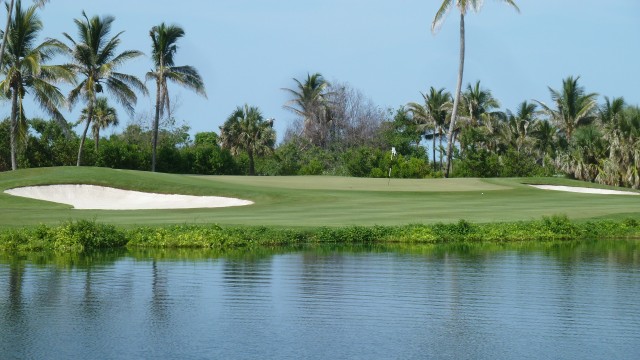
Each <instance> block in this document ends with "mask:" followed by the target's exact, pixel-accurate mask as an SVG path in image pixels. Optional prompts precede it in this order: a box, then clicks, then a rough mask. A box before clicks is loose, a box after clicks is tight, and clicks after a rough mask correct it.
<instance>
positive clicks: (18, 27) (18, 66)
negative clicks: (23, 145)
mask: <svg viewBox="0 0 640 360" xmlns="http://www.w3.org/2000/svg"><path fill="white" fill-rule="evenodd" d="M36 9H37V7H36V6H31V7H29V8H28V9H26V10H23V9H22V3H21V1H20V0H18V1H17V2H16V6H15V13H14V16H13V17H12V19H11V21H10V24H9V29H8V32H7V40H6V45H7V47H6V51H7V54H6V56H5V58H4V64H2V70H3V72H4V73H5V74H6V77H5V78H4V79H3V80H2V81H1V82H0V88H1V89H2V90H3V92H4V93H5V94H9V95H10V96H11V131H10V134H11V135H10V143H11V145H10V146H11V168H12V169H13V170H16V169H17V156H16V154H17V139H18V137H20V134H23V137H24V136H26V118H25V115H24V109H23V104H22V99H23V98H24V96H25V94H26V93H30V94H31V95H32V96H33V97H34V99H35V101H36V102H37V103H38V104H39V105H40V107H42V108H43V109H44V110H45V111H46V112H47V113H49V114H50V115H51V116H53V118H54V119H55V120H56V121H58V122H60V123H61V124H65V125H66V120H65V119H64V117H63V116H62V114H61V113H60V111H59V110H58V108H59V107H61V106H63V105H64V104H65V98H64V95H63V94H62V93H61V92H60V89H58V88H57V87H56V86H55V85H54V83H55V82H57V81H61V80H62V81H68V82H73V80H74V77H73V73H72V72H71V71H70V69H69V68H68V67H65V66H60V65H45V64H44V63H45V62H46V61H47V60H49V59H50V58H51V57H52V56H54V55H55V54H56V53H57V52H59V51H61V50H62V49H61V48H60V46H58V42H57V41H55V40H47V41H44V42H43V43H41V44H38V45H36V44H35V41H36V38H37V37H38V34H39V33H40V31H41V30H42V21H40V18H39V17H38V16H37V14H36ZM63 128H66V127H65V126H63Z"/></svg>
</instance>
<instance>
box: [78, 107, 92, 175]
mask: <svg viewBox="0 0 640 360" xmlns="http://www.w3.org/2000/svg"><path fill="white" fill-rule="evenodd" d="M88 110H89V111H88V112H87V125H85V127H84V131H83V132H82V137H81V138H80V148H78V162H77V163H76V166H80V165H81V164H82V150H83V149H84V141H85V139H86V138H87V131H88V130H89V125H91V120H92V118H93V102H90V103H89V109H88Z"/></svg>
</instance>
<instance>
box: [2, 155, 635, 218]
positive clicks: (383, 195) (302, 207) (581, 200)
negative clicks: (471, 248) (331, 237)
mask: <svg viewBox="0 0 640 360" xmlns="http://www.w3.org/2000/svg"><path fill="white" fill-rule="evenodd" d="M69 183H73V184H93V185H103V186H112V187H117V188H122V189H128V190H138V191H150V192H157V193H169V194H171V193H179V194H189V195H218V196H229V197H238V198H242V199H248V200H252V201H254V202H255V204H254V205H251V206H243V207H233V208H219V209H188V210H140V211H138V210H135V211H131V210H128V211H104V210H74V209H72V208H71V207H70V206H67V205H61V204H54V203H50V202H44V201H38V200H30V199H24V198H19V197H14V196H10V195H7V194H4V193H2V191H4V190H6V189H9V188H13V187H20V186H28V185H44V184H69ZM527 183H536V184H555V185H568V186H590V187H602V186H598V185H596V184H585V183H583V182H578V181H571V180H566V179H560V178H527V179H487V180H484V179H427V180H405V179H391V181H390V182H389V181H388V180H387V179H361V178H342V177H324V176H300V177H237V176H230V177H226V176H187V175H169V174H157V173H148V172H138V171H125V170H112V169H104V168H76V167H61V168H44V169H25V170H19V171H15V172H5V173H0V228H8V227H24V226H30V225H37V224H41V223H42V224H50V225H55V224H60V223H61V222H63V221H67V220H71V219H73V220H78V219H89V220H96V221H98V222H100V223H108V224H114V225H122V226H125V227H126V226H135V225H138V226H140V225H141V226H164V225H172V224H222V225H254V226H286V227H309V228H312V227H321V226H329V227H333V226H352V225H359V226H373V225H403V224H415V223H428V224H433V223H438V222H444V223H453V222H457V221H458V220H459V219H465V220H467V221H469V222H472V223H487V222H513V221H528V220H539V219H540V218H541V217H542V216H550V215H554V214H563V215H566V216H567V217H568V218H569V219H574V220H589V219H597V218H609V219H618V220H619V219H625V218H629V217H633V218H639V217H640V196H618V195H593V194H577V193H563V192H557V191H548V190H538V189H534V188H532V187H529V186H527V185H526V184H527ZM603 188H610V187H603Z"/></svg>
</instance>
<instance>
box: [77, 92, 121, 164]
mask: <svg viewBox="0 0 640 360" xmlns="http://www.w3.org/2000/svg"><path fill="white" fill-rule="evenodd" d="M88 116H89V109H88V108H84V109H82V113H81V114H80V121H79V122H85V121H87V117H88ZM92 122H93V125H92V126H91V134H92V135H93V141H94V144H95V149H96V152H98V150H99V147H100V146H99V145H100V130H102V129H106V128H108V127H109V126H117V125H118V123H119V120H118V114H117V112H116V109H115V108H113V107H111V106H109V102H108V100H107V98H106V97H104V96H99V97H98V98H96V103H95V106H94V108H93V121H92Z"/></svg>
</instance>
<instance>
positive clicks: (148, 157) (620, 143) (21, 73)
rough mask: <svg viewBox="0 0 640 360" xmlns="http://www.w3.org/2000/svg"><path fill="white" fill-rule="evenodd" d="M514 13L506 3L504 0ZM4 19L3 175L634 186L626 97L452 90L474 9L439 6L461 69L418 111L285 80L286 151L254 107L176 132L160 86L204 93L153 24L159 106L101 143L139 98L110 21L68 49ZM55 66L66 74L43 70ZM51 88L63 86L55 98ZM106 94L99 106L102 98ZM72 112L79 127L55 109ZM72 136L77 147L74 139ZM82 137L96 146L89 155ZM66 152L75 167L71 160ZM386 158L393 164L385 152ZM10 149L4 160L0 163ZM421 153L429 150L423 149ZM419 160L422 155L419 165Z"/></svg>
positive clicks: (173, 33) (637, 146)
mask: <svg viewBox="0 0 640 360" xmlns="http://www.w3.org/2000/svg"><path fill="white" fill-rule="evenodd" d="M505 2H506V3H507V4H508V5H511V6H513V7H514V8H515V9H517V6H516V5H515V3H514V2H513V1H505ZM39 3H40V4H36V5H34V6H32V7H29V8H28V9H23V7H22V4H21V1H19V0H18V1H16V4H15V9H14V11H13V12H11V11H9V15H10V16H9V20H10V21H9V22H8V24H7V25H8V26H7V29H8V30H7V32H5V33H4V34H3V36H4V38H5V39H6V40H5V41H4V42H3V46H4V45H5V44H6V54H5V60H3V62H2V65H3V66H2V75H3V79H2V81H1V82H0V86H2V89H3V90H4V91H3V94H4V95H5V96H6V97H7V98H8V99H10V100H11V116H10V118H9V119H7V120H5V121H4V122H3V123H2V124H1V125H0V141H2V147H0V149H2V152H0V170H7V169H9V166H10V168H11V169H15V168H17V167H18V166H28V167H37V166H54V165H71V164H72V159H74V160H75V164H76V165H81V164H85V165H96V166H107V167H114V168H126V169H137V170H148V169H151V170H153V171H155V170H158V171H164V172H178V173H180V172H184V173H196V174H247V175H311V174H332V175H345V176H368V177H387V176H389V177H415V178H424V177H441V176H445V177H447V176H474V177H496V176H534V175H540V176H541V175H556V174H565V175H569V176H570V177H573V178H576V179H581V180H586V181H597V182H601V183H604V184H610V185H620V186H629V187H635V188H638V187H639V186H640V174H639V170H638V169H639V168H640V141H639V138H640V137H639V136H638V135H639V134H638V132H639V131H640V115H639V114H640V111H639V110H638V107H637V106H631V105H629V104H627V103H626V102H625V101H624V99H623V98H611V99H610V98H608V97H605V98H604V102H603V103H601V104H598V102H597V99H598V95H597V94H596V93H590V92H587V91H586V90H585V89H584V87H582V86H581V85H580V84H579V79H580V78H579V77H573V76H569V77H567V78H565V79H563V80H562V84H561V87H560V88H557V89H556V88H552V87H549V94H550V98H551V101H550V102H545V101H543V100H534V101H531V102H530V101H523V102H522V103H521V104H519V105H518V106H517V108H516V109H514V110H513V111H512V110H505V111H502V110H500V102H499V100H498V99H496V98H494V97H493V95H492V93H491V91H490V90H489V89H486V88H484V87H482V85H481V82H480V81H476V82H475V83H469V84H468V85H467V86H466V88H465V89H464V90H463V89H462V71H463V68H464V17H465V15H466V14H467V12H468V11H470V10H473V11H477V10H479V7H480V5H481V2H476V1H471V0H467V1H464V0H456V1H453V0H447V1H444V2H443V4H442V6H441V8H440V9H439V11H438V13H437V14H436V16H435V18H434V21H433V24H432V30H434V31H435V30H437V28H438V26H439V24H440V23H441V22H442V20H443V19H444V15H445V14H446V12H447V11H448V10H450V9H451V8H452V7H454V5H455V7H457V8H458V10H460V15H461V16H460V34H461V37H460V38H461V53H460V54H461V56H460V68H459V73H458V84H457V87H456V89H455V91H454V92H453V94H452V93H450V92H448V91H447V90H446V89H445V88H439V89H438V88H434V87H430V88H429V89H428V90H427V91H426V92H424V93H421V94H420V95H421V96H420V98H419V100H417V101H414V102H409V103H407V104H404V105H402V106H399V107H398V108H397V109H394V110H391V109H382V108H380V107H378V106H377V105H376V104H374V103H373V102H372V101H371V100H369V99H367V98H366V96H364V95H363V94H362V93H361V92H359V91H358V90H357V89H353V88H352V87H351V86H350V85H349V84H347V83H340V82H328V81H327V80H325V78H324V77H323V75H322V74H320V73H309V74H307V77H306V78H303V79H295V78H294V79H293V82H292V85H293V86H292V87H291V88H284V89H282V91H284V92H286V93H287V94H288V95H289V98H290V100H289V101H287V102H286V103H285V104H283V107H284V108H285V109H287V110H290V111H291V112H292V114H294V116H295V117H296V118H297V120H296V121H295V122H293V123H292V124H290V125H289V126H288V128H287V129H286V133H285V134H284V136H283V141H282V142H281V143H279V144H277V143H276V138H277V137H276V133H275V130H274V129H273V119H268V118H265V117H264V116H263V114H262V112H261V111H260V109H259V108H257V107H255V106H251V105H250V104H244V105H241V106H238V107H236V109H234V110H233V111H232V112H231V114H230V115H229V116H228V118H227V119H226V121H225V122H224V124H223V125H222V126H220V128H219V131H218V132H213V131H212V132H204V133H198V134H196V135H195V138H194V139H191V137H190V136H189V133H188V126H186V125H185V126H177V125H176V121H175V114H174V113H173V111H172V107H171V104H170V97H169V91H168V83H169V82H174V83H176V84H179V85H182V86H184V87H186V88H188V89H191V90H193V91H194V92H196V93H197V94H200V95H203V96H206V92H205V88H204V83H203V81H202V79H201V77H200V75H199V74H198V72H197V70H196V69H195V68H193V67H191V66H185V65H183V66H177V65H175V64H174V56H175V53H176V51H177V46H176V44H177V42H178V40H179V39H180V38H182V37H183V36H184V35H185V33H184V30H183V29H182V28H180V27H179V26H176V25H166V24H164V23H162V24H160V25H158V26H155V27H153V28H152V29H151V30H150V33H149V35H150V39H151V49H152V52H151V54H152V60H153V64H154V70H152V71H150V72H149V73H147V74H146V78H147V79H148V80H153V81H154V82H155V84H156V102H155V104H156V106H155V109H154V114H153V119H152V121H151V126H150V127H149V125H148V124H146V123H145V122H144V121H141V122H138V123H130V124H128V125H127V126H126V128H125V129H124V130H122V132H121V133H117V134H112V135H111V136H110V137H108V138H103V137H101V135H100V131H101V130H104V129H106V128H108V127H109V126H112V125H116V124H118V122H119V119H118V115H117V113H116V111H115V108H113V107H111V106H110V104H109V99H114V100H115V101H117V102H119V103H120V104H121V105H123V108H124V109H125V111H127V112H129V113H132V112H133V105H134V104H135V102H136V101H137V97H138V94H143V95H146V94H147V93H148V90H147V89H146V87H145V86H144V84H143V83H142V82H141V81H140V80H139V79H138V78H137V77H135V76H133V75H129V74H126V73H122V72H118V69H120V68H121V67H122V66H123V65H124V64H125V63H126V62H127V61H128V60H130V59H133V58H136V57H138V56H140V55H142V53H141V52H140V51H138V50H126V51H123V52H119V51H117V47H118V45H119V43H120V36H121V34H122V32H120V33H117V34H116V35H115V36H110V32H111V27H112V23H113V22H114V18H113V17H98V16H94V17H88V16H87V15H86V14H85V13H84V12H83V13H82V17H81V18H79V19H76V20H75V25H76V28H77V36H76V37H75V38H74V37H72V36H71V35H69V34H67V33H64V36H65V38H66V39H67V41H68V44H65V43H63V42H61V41H58V40H53V39H47V40H45V41H44V42H42V43H40V44H36V42H35V41H36V39H37V37H38V34H39V33H40V32H41V30H42V23H41V21H40V20H39V19H38V17H37V14H36V11H37V9H38V6H42V4H43V3H44V2H42V1H40V2H39ZM60 54H62V55H64V56H66V57H67V59H69V60H70V61H69V63H67V64H62V65H48V64H47V63H48V61H50V60H51V59H52V58H53V57H54V56H57V55H60ZM58 83H68V84H71V85H72V90H71V92H70V93H69V94H68V95H66V96H65V95H63V94H62V93H61V91H60V90H59V88H58V87H57V84H58ZM104 95H109V96H110V98H107V97H106V96H104ZM25 96H32V97H33V98H34V100H36V103H38V104H39V105H40V106H41V107H42V108H43V109H44V110H46V111H47V113H48V114H49V115H50V116H51V119H50V121H44V120H41V119H28V118H27V116H26V115H25V111H24V110H25V109H24V108H23V105H22V99H23V98H24V97H25ZM80 100H81V101H82V103H83V104H84V108H83V110H82V112H81V116H80V118H79V119H78V121H77V122H73V121H71V122H70V121H67V120H66V119H65V118H64V116H63V115H62V113H61V111H60V109H61V108H63V107H67V106H69V105H72V104H75V103H77V102H78V101H80ZM77 124H83V125H84V127H83V132H82V133H81V135H77V134H75V133H74V132H73V131H71V129H72V127H73V126H74V125H77ZM89 129H91V135H92V138H93V146H91V145H90V144H87V143H86V141H85V140H86V137H87V134H88V131H89ZM72 148H75V149H76V151H77V154H76V155H75V156H73V155H71V154H70V151H71V149H72ZM392 148H394V149H395V150H396V151H395V154H398V155H397V156H394V153H392V152H391V149H392ZM7 149H9V150H10V151H7ZM427 149H428V150H429V151H428V150H427ZM427 152H429V154H428V153H427Z"/></svg>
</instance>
